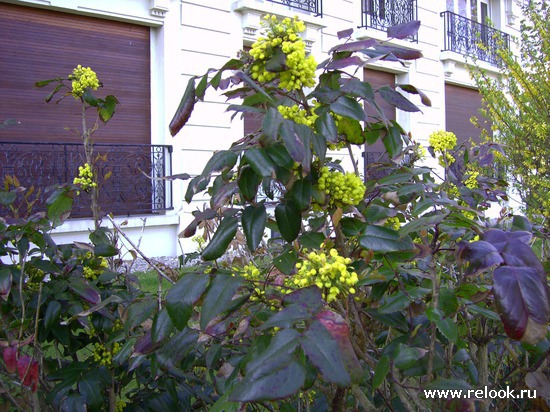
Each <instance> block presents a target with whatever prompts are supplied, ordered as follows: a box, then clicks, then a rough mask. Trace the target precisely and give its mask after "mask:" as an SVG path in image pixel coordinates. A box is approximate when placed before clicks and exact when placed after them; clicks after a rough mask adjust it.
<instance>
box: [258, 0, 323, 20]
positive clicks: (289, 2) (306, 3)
mask: <svg viewBox="0 0 550 412" xmlns="http://www.w3.org/2000/svg"><path fill="white" fill-rule="evenodd" d="M268 1H270V2H272V3H277V4H282V5H284V6H288V7H291V8H293V9H298V10H302V11H308V12H310V13H313V14H315V15H316V16H322V15H323V0H268Z"/></svg>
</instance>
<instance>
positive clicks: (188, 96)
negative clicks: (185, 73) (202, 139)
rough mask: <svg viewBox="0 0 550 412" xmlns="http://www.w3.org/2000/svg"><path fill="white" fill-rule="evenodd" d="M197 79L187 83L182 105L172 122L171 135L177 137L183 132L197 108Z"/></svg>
mask: <svg viewBox="0 0 550 412" xmlns="http://www.w3.org/2000/svg"><path fill="white" fill-rule="evenodd" d="M195 101H196V99H195V77H191V78H190V79H189V82H188V83H187V88H186V89H185V93H184V94H183V97H182V98H181V102H180V105H179V107H178V109H177V110H176V113H175V114H174V117H173V118H172V121H171V122H170V126H169V129H170V134H171V135H172V136H175V135H177V134H178V132H179V131H180V130H181V128H182V127H183V126H184V125H185V123H187V121H188V120H189V118H190V117H191V113H192V112H193V108H194V107H195Z"/></svg>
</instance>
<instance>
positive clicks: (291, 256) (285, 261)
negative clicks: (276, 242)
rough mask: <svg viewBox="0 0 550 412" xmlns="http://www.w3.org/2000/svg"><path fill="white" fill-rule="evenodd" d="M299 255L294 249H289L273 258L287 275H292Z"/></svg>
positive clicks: (278, 267) (276, 264)
mask: <svg viewBox="0 0 550 412" xmlns="http://www.w3.org/2000/svg"><path fill="white" fill-rule="evenodd" d="M297 259H298V256H297V255H296V251H295V250H294V249H289V250H286V251H284V252H283V253H281V254H280V255H279V256H277V257H275V259H273V264H274V265H275V267H276V268H277V269H279V270H280V271H281V272H283V273H284V274H285V275H290V274H291V273H292V272H293V271H294V268H295V266H296V261H297Z"/></svg>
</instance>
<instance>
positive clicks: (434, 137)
mask: <svg viewBox="0 0 550 412" xmlns="http://www.w3.org/2000/svg"><path fill="white" fill-rule="evenodd" d="M430 146H432V147H433V149H434V151H435V152H439V153H443V152H444V151H445V150H451V149H453V148H454V147H455V146H456V135H455V134H454V133H453V132H446V131H445V130H437V131H435V132H433V133H432V134H430Z"/></svg>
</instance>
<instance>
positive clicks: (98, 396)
mask: <svg viewBox="0 0 550 412" xmlns="http://www.w3.org/2000/svg"><path fill="white" fill-rule="evenodd" d="M104 387H105V385H104V383H103V382H101V377H100V376H98V369H95V370H94V369H92V370H91V371H89V372H88V373H86V374H85V375H84V376H82V379H80V381H79V382H78V392H79V393H80V394H82V395H84V399H85V402H86V405H88V407H89V408H90V409H92V410H94V409H96V410H98V409H100V408H101V406H102V405H103V401H104V399H103V394H102V392H103V391H102V389H103V388H104Z"/></svg>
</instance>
